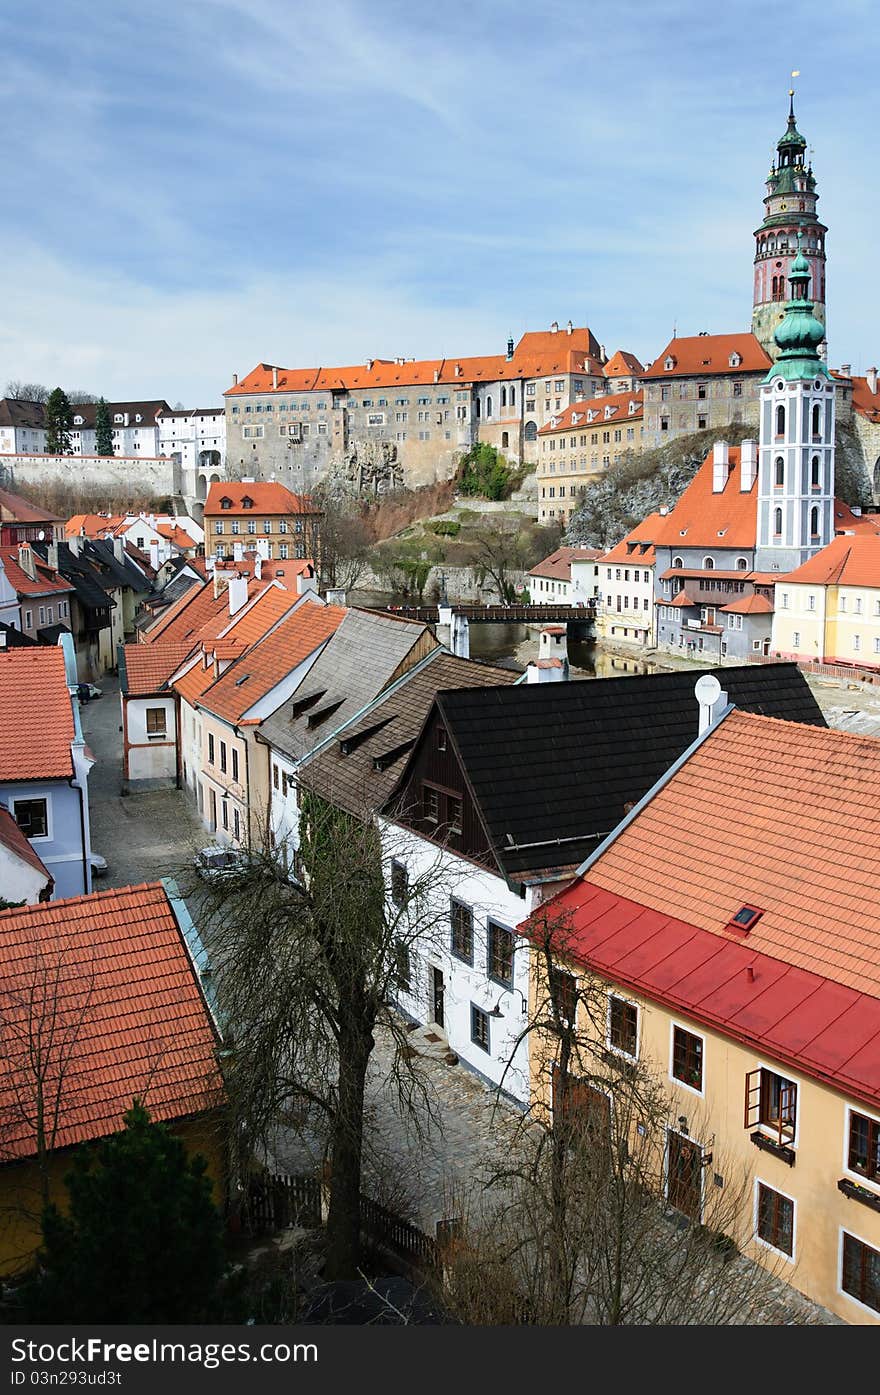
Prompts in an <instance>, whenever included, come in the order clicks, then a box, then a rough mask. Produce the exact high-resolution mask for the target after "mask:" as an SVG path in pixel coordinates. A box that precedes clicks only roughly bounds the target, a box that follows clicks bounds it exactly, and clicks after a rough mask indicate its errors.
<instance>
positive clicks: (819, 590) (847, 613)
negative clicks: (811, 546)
mask: <svg viewBox="0 0 880 1395" xmlns="http://www.w3.org/2000/svg"><path fill="white" fill-rule="evenodd" d="M771 647H772V649H773V651H774V653H776V654H778V655H779V656H780V657H782V658H786V659H801V660H804V659H812V660H814V661H815V662H817V663H839V664H852V665H854V666H856V667H860V668H874V669H880V536H878V535H877V534H876V533H874V532H865V533H857V534H848V533H844V534H838V536H837V537H835V538H833V539H832V541H831V542H830V543H829V544H828V546H827V547H823V549H822V551H821V552H817V553H816V555H815V557H811V558H810V560H809V561H808V562H804V563H803V565H802V566H800V567H798V568H796V570H795V571H793V572H789V573H788V575H787V576H783V577H780V578H779V580H778V582H777V585H776V612H775V615H774V618H773V638H772V642H771Z"/></svg>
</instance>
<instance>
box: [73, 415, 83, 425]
mask: <svg viewBox="0 0 880 1395" xmlns="http://www.w3.org/2000/svg"><path fill="white" fill-rule="evenodd" d="M73 424H74V426H82V424H83V419H82V417H74V419H73Z"/></svg>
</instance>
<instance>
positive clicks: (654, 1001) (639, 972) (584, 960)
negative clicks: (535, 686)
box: [524, 698, 880, 1324]
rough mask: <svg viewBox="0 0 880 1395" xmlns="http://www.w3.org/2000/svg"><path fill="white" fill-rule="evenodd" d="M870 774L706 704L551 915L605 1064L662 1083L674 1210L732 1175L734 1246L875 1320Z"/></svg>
mask: <svg viewBox="0 0 880 1395" xmlns="http://www.w3.org/2000/svg"><path fill="white" fill-rule="evenodd" d="M722 702H723V698H722ZM878 781H880V747H878V743H877V742H876V741H874V740H872V739H870V738H863V737H856V736H850V735H845V734H843V733H841V732H836V731H828V730H826V729H823V728H821V727H816V726H811V725H806V724H803V723H793V722H781V721H778V720H774V719H771V718H767V717H763V716H756V715H752V714H750V713H745V712H741V711H736V710H731V708H730V707H727V708H724V707H722V708H721V710H720V713H719V711H718V709H717V708H716V709H714V720H712V718H711V716H710V720H709V725H708V726H706V725H705V724H704V731H703V734H702V736H701V738H699V739H698V742H697V743H696V744H695V745H694V746H693V747H692V748H691V751H690V754H688V755H686V758H685V759H684V760H683V761H682V762H678V763H677V764H676V766H674V767H673V768H672V771H671V772H670V773H669V774H667V775H666V776H664V777H663V778H662V779H661V780H660V781H659V782H658V783H657V784H656V785H655V786H654V788H653V790H652V791H651V792H650V794H649V795H648V796H646V798H645V799H644V800H642V801H640V803H639V804H638V805H637V806H636V808H635V809H634V810H633V811H632V812H631V813H630V815H628V816H627V817H626V818H624V820H623V821H622V823H621V824H619V826H618V828H617V829H616V830H615V831H614V832H613V833H612V834H610V835H609V836H608V838H606V839H605V841H604V842H603V843H602V844H601V845H600V847H599V848H598V849H597V851H596V853H595V854H594V855H593V856H592V857H591V858H589V859H588V860H587V861H586V862H585V863H584V864H583V865H582V867H581V868H580V870H579V875H578V878H577V879H576V880H575V881H574V882H573V883H572V885H571V886H570V887H569V888H568V889H567V890H565V891H563V892H562V893H560V895H559V896H557V897H556V898H555V899H554V900H552V901H550V902H548V903H545V905H544V906H543V907H542V909H541V915H542V916H543V917H545V918H546V923H551V922H552V921H553V918H554V917H556V919H557V921H558V923H559V924H560V925H564V936H565V946H566V954H565V958H564V962H565V964H566V966H567V968H568V970H569V971H570V972H571V974H572V975H573V976H574V980H575V983H574V984H573V985H572V988H575V987H576V985H577V984H578V982H579V976H581V979H582V986H584V987H585V986H586V984H587V982H588V981H589V982H590V983H591V984H593V985H594V986H596V987H598V986H601V985H604V991H605V993H606V994H607V1004H606V1007H607V1011H606V1014H605V1022H604V1033H603V1032H602V1031H601V1030H600V1029H599V1028H598V1027H597V1026H595V1025H594V1026H590V1025H589V1024H588V1023H587V1022H586V1021H585V1020H583V1019H582V1018H580V1017H579V1019H578V1022H579V1025H580V1026H581V1027H582V1028H583V1031H584V1033H585V1035H586V1037H587V1039H588V1040H593V1041H594V1042H595V1044H596V1048H597V1054H596V1057H595V1059H596V1060H597V1061H600V1062H601V1061H603V1060H605V1059H606V1058H605V1057H603V1056H602V1052H603V1051H604V1052H606V1053H610V1057H608V1058H607V1059H610V1060H612V1061H614V1060H618V1059H619V1060H622V1062H623V1063H624V1065H625V1064H626V1061H627V1060H629V1061H630V1062H635V1061H639V1062H641V1063H642V1064H644V1065H645V1066H647V1067H648V1068H649V1069H650V1070H651V1071H652V1072H653V1073H654V1074H655V1078H659V1080H660V1081H661V1082H662V1083H663V1084H664V1085H665V1090H666V1093H667V1097H668V1115H667V1118H666V1120H665V1123H663V1124H662V1137H660V1138H659V1139H658V1140H657V1141H658V1144H659V1145H660V1146H659V1149H658V1155H659V1156H662V1159H663V1163H662V1176H659V1175H658V1177H657V1185H658V1187H662V1189H663V1190H664V1191H665V1194H666V1198H667V1201H668V1204H669V1205H670V1206H671V1207H674V1208H675V1209H677V1210H679V1211H680V1212H682V1213H683V1214H684V1215H685V1216H686V1217H688V1218H689V1219H690V1220H692V1221H694V1222H697V1221H700V1220H702V1219H704V1217H709V1216H711V1213H712V1202H713V1198H717V1193H718V1190H720V1189H723V1188H724V1187H725V1186H727V1187H737V1188H739V1187H741V1186H742V1187H743V1191H742V1192H740V1191H737V1192H736V1193H733V1194H734V1195H736V1196H737V1197H738V1198H739V1200H738V1201H737V1208H736V1209H737V1216H736V1217H735V1218H734V1220H733V1221H732V1222H731V1225H730V1227H729V1230H728V1233H731V1234H732V1238H733V1239H734V1240H735V1241H736V1243H737V1245H738V1247H739V1248H741V1249H742V1250H743V1251H744V1252H745V1253H746V1254H748V1255H750V1256H751V1257H752V1258H753V1259H755V1260H756V1261H757V1262H759V1263H768V1264H770V1265H771V1267H772V1268H773V1270H774V1272H776V1273H779V1274H781V1276H782V1277H783V1278H785V1279H786V1281H787V1282H788V1283H790V1284H792V1285H793V1286H794V1287H795V1288H797V1289H799V1290H800V1291H801V1292H802V1293H804V1294H806V1295H807V1296H808V1297H809V1298H811V1299H813V1300H814V1301H815V1302H818V1303H820V1304H822V1305H824V1306H825V1307H826V1308H828V1309H830V1310H831V1312H833V1313H835V1314H837V1315H838V1316H839V1317H841V1318H843V1319H844V1320H845V1321H847V1322H851V1323H874V1324H877V1323H880V969H878V964H880V953H878V951H880V915H878V911H877V900H876V895H875V886H876V881H877V877H878V874H880V852H878V849H880V812H878V805H877V801H876V798H875V797H874V792H875V791H876V789H877V786H878ZM734 814H735V816H731V815H734ZM533 919H534V918H533ZM524 928H525V927H524ZM532 933H535V930H534V927H533V930H532ZM536 958H538V956H536ZM533 992H534V993H535V994H537V993H539V992H544V985H543V984H542V983H540V982H536V983H535V984H534V985H533ZM593 1022H594V1023H595V1022H596V1016H595V1013H594V1015H593ZM540 1063H541V1058H540V1053H536V1055H535V1057H534V1058H533V1070H534V1072H535V1074H534V1076H533V1086H534V1088H535V1090H536V1092H537V1093H538V1095H539V1097H540V1098H543V1100H544V1103H545V1107H546V1108H548V1109H549V1108H551V1107H552V1102H551V1099H550V1098H549V1097H548V1092H547V1086H546V1082H545V1079H544V1073H543V1072H541V1071H540V1070H539V1066H540ZM613 1079H614V1072H613V1070H610V1071H609V1072H608V1073H607V1080H606V1083H607V1087H608V1088H610V1089H611V1102H610V1105H609V1101H608V1097H607V1096H605V1095H603V1096H602V1097H601V1098H599V1099H597V1097H596V1091H597V1090H598V1089H599V1081H598V1079H594V1080H592V1081H588V1080H582V1081H581V1082H580V1087H579V1088H580V1091H581V1096H582V1098H583V1100H584V1101H585V1102H586V1105H587V1107H588V1108H594V1107H596V1106H597V1105H598V1106H600V1107H601V1108H602V1110H603V1111H604V1112H605V1115H606V1117H607V1119H608V1121H609V1122H611V1121H613V1109H614V1098H613ZM573 1083H576V1082H573ZM591 1092H593V1093H592V1094H591ZM600 1093H601V1092H600ZM609 1111H610V1112H609ZM733 1232H735V1233H733Z"/></svg>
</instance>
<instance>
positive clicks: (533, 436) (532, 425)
mask: <svg viewBox="0 0 880 1395" xmlns="http://www.w3.org/2000/svg"><path fill="white" fill-rule="evenodd" d="M523 435H524V436H525V438H526V440H527V441H535V440H537V437H538V423H537V422H536V421H527V422H526V427H525V431H524V432H523Z"/></svg>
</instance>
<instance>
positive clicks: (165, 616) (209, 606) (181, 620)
mask: <svg viewBox="0 0 880 1395" xmlns="http://www.w3.org/2000/svg"><path fill="white" fill-rule="evenodd" d="M251 594H253V593H251ZM224 617H226V618H231V617H229V592H228V590H227V589H226V588H225V587H224V589H223V590H221V592H220V594H219V595H218V596H215V595H214V587H213V585H212V584H211V583H210V582H208V583H207V584H206V585H204V586H199V584H198V582H194V583H193V585H192V586H190V587H189V589H188V590H186V591H185V592H184V593H183V595H182V596H181V597H180V598H179V599H178V600H176V601H174V602H173V603H172V604H171V605H170V606H169V607H168V609H167V610H166V611H163V613H162V615H161V616H160V618H159V620H158V621H157V622H156V624H155V625H151V626H150V628H149V629H148V630H147V631H146V632H145V633H144V635H143V637H142V642H146V643H147V644H155V643H156V641H157V640H158V639H160V638H161V639H163V640H170V639H173V640H181V641H182V640H185V639H188V640H189V641H190V644H191V645H194V644H196V643H197V642H198V639H199V638H200V637H201V636H202V635H203V634H204V633H205V632H206V631H208V630H210V631H211V634H212V636H213V635H215V634H217V633H218V632H219V631H220V630H221V629H222V628H223V626H224V623H225V620H224Z"/></svg>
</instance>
